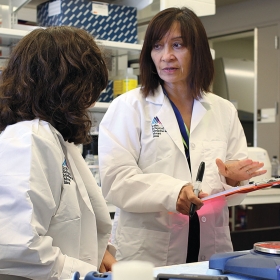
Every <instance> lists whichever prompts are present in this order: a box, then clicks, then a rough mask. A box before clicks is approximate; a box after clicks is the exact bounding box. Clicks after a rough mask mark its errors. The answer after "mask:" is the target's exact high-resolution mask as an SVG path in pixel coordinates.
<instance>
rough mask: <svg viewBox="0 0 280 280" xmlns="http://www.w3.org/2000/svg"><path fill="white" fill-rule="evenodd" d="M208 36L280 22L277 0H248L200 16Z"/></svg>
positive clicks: (279, 8)
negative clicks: (211, 13)
mask: <svg viewBox="0 0 280 280" xmlns="http://www.w3.org/2000/svg"><path fill="white" fill-rule="evenodd" d="M201 20H202V22H203V24H204V27H205V29H206V32H207V35H208V37H209V38H211V37H214V36H219V35H226V34H230V33H235V32H241V31H246V30H251V29H254V28H255V27H260V26H267V25H270V24H274V23H278V22H280V1H279V0H248V1H245V2H239V3H236V4H233V5H227V6H222V7H219V8H217V9H216V14H215V15H213V16H205V17H201Z"/></svg>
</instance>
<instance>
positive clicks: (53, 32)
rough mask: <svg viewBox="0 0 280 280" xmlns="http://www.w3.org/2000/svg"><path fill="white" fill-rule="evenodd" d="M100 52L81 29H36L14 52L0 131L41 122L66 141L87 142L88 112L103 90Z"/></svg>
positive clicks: (0, 88) (0, 99)
mask: <svg viewBox="0 0 280 280" xmlns="http://www.w3.org/2000/svg"><path fill="white" fill-rule="evenodd" d="M107 82H108V71H107V67H106V64H105V60H104V58H103V53H102V52H101V50H100V49H99V47H98V46H97V44H96V42H95V41H94V38H93V37H92V36H91V35H90V34H88V33H87V32H86V31H85V30H82V29H78V28H74V27H70V26H55V27H48V28H46V29H43V28H39V29H35V30H33V31H32V32H30V33H29V34H28V35H26V36H25V37H23V38H22V39H21V40H20V42H19V43H18V44H17V45H16V46H15V48H14V49H13V51H12V53H11V56H10V59H9V61H8V64H7V67H6V68H5V69H4V71H3V73H2V81H1V85H0V131H1V130H4V129H5V128H6V127H7V126H8V125H11V124H14V123H17V122H20V121H23V120H33V119H34V118H39V119H41V120H44V121H47V122H49V123H50V124H52V125H53V126H54V127H55V128H56V129H57V130H58V131H59V132H60V133H61V134H62V136H63V137H64V139H65V140H67V141H69V142H74V143H75V144H82V143H83V144H85V143H88V142H89V141H90V136H89V131H90V128H91V120H90V117H89V115H88V110H87V109H88V108H89V107H90V106H91V105H92V104H93V103H94V102H95V101H96V100H97V99H98V97H99V95H100V93H101V91H102V90H103V89H104V88H105V87H106V86H107Z"/></svg>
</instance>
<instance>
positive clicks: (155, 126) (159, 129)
mask: <svg viewBox="0 0 280 280" xmlns="http://www.w3.org/2000/svg"><path fill="white" fill-rule="evenodd" d="M152 132H153V138H155V137H159V136H160V135H161V133H163V132H166V130H165V128H164V127H163V125H162V123H161V122H160V120H159V118H158V117H154V118H153V120H152Z"/></svg>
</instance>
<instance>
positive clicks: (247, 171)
mask: <svg viewBox="0 0 280 280" xmlns="http://www.w3.org/2000/svg"><path fill="white" fill-rule="evenodd" d="M216 164H217V166H218V169H219V173H220V174H221V175H223V176H224V177H226V178H229V179H231V180H235V181H243V180H249V179H251V178H252V177H255V176H259V175H262V174H265V173H266V170H259V169H260V168H262V167H263V166H264V163H263V162H258V161H253V160H251V159H243V160H233V161H227V162H225V163H224V162H223V161H222V160H221V159H219V158H217V159H216Z"/></svg>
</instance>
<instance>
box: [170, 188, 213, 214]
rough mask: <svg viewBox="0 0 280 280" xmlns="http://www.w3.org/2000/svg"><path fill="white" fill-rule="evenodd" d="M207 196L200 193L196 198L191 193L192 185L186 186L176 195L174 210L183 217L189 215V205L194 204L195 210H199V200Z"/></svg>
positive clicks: (201, 203)
mask: <svg viewBox="0 0 280 280" xmlns="http://www.w3.org/2000/svg"><path fill="white" fill-rule="evenodd" d="M207 195H208V194H206V193H204V192H202V191H200V192H199V195H198V196H199V197H197V196H196V195H195V193H194V192H193V185H192V184H187V185H185V186H183V187H182V189H181V191H180V193H179V195H178V199H177V204H176V210H177V211H178V212H179V213H181V214H183V215H189V212H190V206H191V204H192V203H194V204H195V205H196V210H199V209H200V208H201V207H202V206H203V202H202V201H201V199H200V198H203V197H205V196H207Z"/></svg>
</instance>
